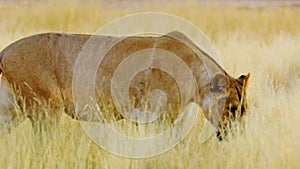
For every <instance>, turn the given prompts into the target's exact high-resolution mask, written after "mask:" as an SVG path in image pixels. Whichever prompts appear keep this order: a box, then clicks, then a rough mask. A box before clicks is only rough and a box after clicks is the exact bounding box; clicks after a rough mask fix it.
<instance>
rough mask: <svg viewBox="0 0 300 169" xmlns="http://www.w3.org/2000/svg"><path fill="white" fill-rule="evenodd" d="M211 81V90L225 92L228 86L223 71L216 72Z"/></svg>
mask: <svg viewBox="0 0 300 169" xmlns="http://www.w3.org/2000/svg"><path fill="white" fill-rule="evenodd" d="M211 82H212V83H211V91H212V92H218V93H220V92H225V91H226V88H227V87H228V86H229V80H228V77H227V76H226V75H225V74H223V73H218V74H216V75H214V77H213V78H212V81H211Z"/></svg>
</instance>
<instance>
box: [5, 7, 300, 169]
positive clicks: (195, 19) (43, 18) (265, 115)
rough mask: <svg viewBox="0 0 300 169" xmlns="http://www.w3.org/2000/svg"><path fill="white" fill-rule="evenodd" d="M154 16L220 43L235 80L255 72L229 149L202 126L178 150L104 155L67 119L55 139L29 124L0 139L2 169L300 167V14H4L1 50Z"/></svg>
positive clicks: (46, 10)
mask: <svg viewBox="0 0 300 169" xmlns="http://www.w3.org/2000/svg"><path fill="white" fill-rule="evenodd" d="M149 10H152V11H164V12H169V13H171V14H176V15H178V16H181V17H183V18H186V19H188V20H189V21H191V22H192V23H194V24H196V25H197V26H198V27H199V28H200V29H202V30H203V32H205V33H206V34H207V35H208V37H209V38H210V39H211V40H212V42H213V43H214V44H215V47H216V49H217V51H218V52H219V55H220V57H221V60H222V62H223V65H224V67H225V69H226V70H228V72H229V73H230V74H232V75H234V76H238V75H240V74H241V73H247V72H251V76H252V77H251V84H250V86H249V91H248V98H249V107H250V108H249V111H248V115H247V116H246V117H245V127H244V129H241V130H240V131H241V132H238V133H237V134H236V135H235V136H234V137H232V138H231V139H230V141H229V142H218V141H217V139H216V138H215V137H212V138H211V139H210V140H209V141H207V142H206V143H205V144H199V143H198V141H197V139H198V133H199V130H200V128H199V124H198V125H196V126H195V127H194V128H193V129H192V131H191V132H190V133H189V135H188V136H187V137H186V138H185V139H184V141H183V142H181V143H180V144H179V145H178V146H176V147H175V148H174V149H172V150H170V151H168V152H167V153H165V154H162V155H160V156H156V157H153V158H148V159H143V160H135V159H126V158H121V157H117V156H115V155H112V154H110V153H108V152H106V151H104V150H102V149H101V148H100V147H98V146H97V145H95V144H94V143H92V142H91V141H90V140H89V138H88V137H87V136H86V135H85V133H84V131H83V130H82V128H81V127H80V124H79V123H78V122H76V121H73V120H71V119H70V118H69V117H67V116H64V117H63V119H62V120H61V123H60V127H59V128H58V129H57V130H54V131H53V132H52V134H49V133H48V134H47V133H44V132H42V133H41V134H40V135H39V136H37V135H35V134H34V133H33V131H32V129H31V125H30V123H29V121H25V122H24V123H23V124H21V125H20V126H18V127H17V128H15V129H14V130H12V132H11V133H10V134H7V133H0V135H1V137H0V168H3V169H4V168H22V169H26V168H34V169H35V168H70V169H71V168H72V169H73V168H222V169H226V168H228V169H231V168H244V169H246V168H274V169H275V168H276V169H277V168H300V163H299V160H298V158H299V156H300V144H299V142H300V132H299V128H300V114H299V113H300V111H299V110H300V104H299V103H300V48H299V46H300V34H299V33H300V32H299V25H300V20H299V16H300V8H288V7H276V8H253V9H247V8H243V9H241V8H239V9H237V8H233V7H215V6H205V7H203V6H196V5H193V6H189V5H184V6H180V7H169V8H151V9H150V8H149V9H141V8H135V9H121V8H116V9H114V8H112V7H105V8H104V7H102V6H101V5H96V3H95V4H94V5H90V4H88V3H87V4H84V5H83V4H78V3H71V4H68V5H67V3H62V4H60V5H58V4H54V3H52V4H51V5H38V6H32V5H31V6H11V7H2V8H1V7H0V22H1V26H0V37H1V40H0V49H3V48H4V47H5V46H6V45H8V44H9V43H11V42H13V41H15V40H17V39H19V38H21V37H23V36H26V35H29V34H35V33H37V32H45V31H59V32H77V33H93V32H94V31H96V30H97V29H98V28H99V27H100V26H102V25H103V24H105V23H107V22H108V21H110V20H112V19H116V18H118V17H120V16H123V15H125V14H130V13H134V12H141V11H149ZM237 128H238V129H239V128H240V127H239V125H237Z"/></svg>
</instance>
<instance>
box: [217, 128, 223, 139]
mask: <svg viewBox="0 0 300 169" xmlns="http://www.w3.org/2000/svg"><path fill="white" fill-rule="evenodd" d="M216 134H217V138H218V140H219V141H223V137H222V135H221V132H220V131H219V130H218V131H217V133H216Z"/></svg>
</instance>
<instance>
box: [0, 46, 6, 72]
mask: <svg viewBox="0 0 300 169" xmlns="http://www.w3.org/2000/svg"><path fill="white" fill-rule="evenodd" d="M4 54H5V49H4V50H2V51H1V52H0V75H1V74H2V58H3V56H4Z"/></svg>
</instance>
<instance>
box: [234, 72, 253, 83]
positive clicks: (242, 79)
mask: <svg viewBox="0 0 300 169" xmlns="http://www.w3.org/2000/svg"><path fill="white" fill-rule="evenodd" d="M249 79H250V73H248V74H247V75H241V76H240V77H239V78H237V80H238V81H239V82H240V83H241V84H244V86H248V81H249Z"/></svg>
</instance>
